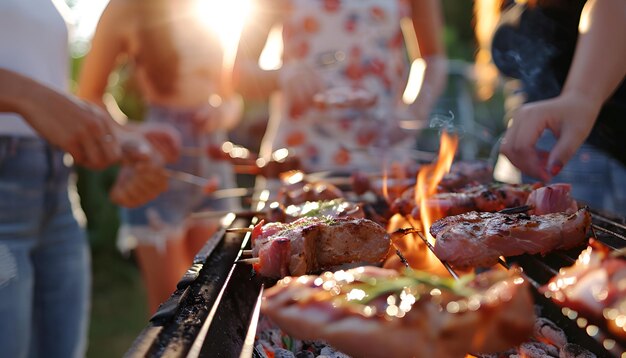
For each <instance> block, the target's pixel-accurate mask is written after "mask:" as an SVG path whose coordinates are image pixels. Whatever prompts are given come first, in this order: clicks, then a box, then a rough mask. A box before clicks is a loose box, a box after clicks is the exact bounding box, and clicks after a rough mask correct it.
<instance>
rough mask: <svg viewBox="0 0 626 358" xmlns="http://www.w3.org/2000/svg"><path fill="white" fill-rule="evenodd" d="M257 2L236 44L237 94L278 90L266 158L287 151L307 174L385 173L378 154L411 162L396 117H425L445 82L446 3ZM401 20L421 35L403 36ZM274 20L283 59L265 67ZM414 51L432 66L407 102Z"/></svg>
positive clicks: (408, 139)
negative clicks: (261, 62)
mask: <svg viewBox="0 0 626 358" xmlns="http://www.w3.org/2000/svg"><path fill="white" fill-rule="evenodd" d="M266 3H267V4H266ZM257 6H258V7H257V9H258V16H257V17H256V18H255V21H254V22H253V23H251V24H249V26H248V28H247V29H246V31H245V32H244V34H243V36H242V42H241V44H240V47H239V48H240V56H239V66H238V69H239V74H240V76H239V77H240V84H239V87H240V91H241V93H242V94H244V96H251V95H267V94H268V93H270V92H272V91H274V90H280V92H279V93H278V95H277V96H275V97H273V98H272V103H271V104H272V105H271V115H270V121H269V125H268V129H267V131H266V133H265V137H264V139H263V142H262V148H261V155H262V156H263V155H264V156H266V157H267V156H269V155H270V153H272V152H273V151H276V150H277V149H280V148H288V149H289V150H290V153H292V154H295V155H296V156H298V157H299V158H300V160H301V161H302V163H303V165H304V168H305V169H306V170H308V171H318V170H353V169H357V168H358V169H362V170H363V169H364V170H380V169H381V168H382V163H381V161H380V160H379V159H378V158H380V157H381V156H383V155H387V154H389V155H390V159H391V160H394V161H400V162H401V161H403V160H405V159H406V157H407V155H408V151H407V150H406V149H408V148H412V147H413V146H414V136H413V135H411V133H410V132H404V131H401V130H400V129H399V127H398V123H397V120H398V118H403V119H412V120H416V121H423V120H425V119H426V118H427V115H428V113H429V112H430V109H431V108H432V106H433V104H434V102H435V101H436V99H437V97H438V95H439V94H440V93H441V91H442V90H443V87H444V85H445V80H446V68H445V54H444V48H443V44H442V42H441V34H442V20H441V13H440V7H439V3H438V2H437V1H435V0H419V1H418V0H414V1H403V0H314V1H313V0H272V1H264V0H258V4H257ZM403 19H405V20H412V21H407V23H408V24H409V25H410V24H411V23H412V25H413V26H412V27H413V29H414V30H415V35H416V36H415V37H413V36H403V31H402V28H401V22H402V23H403V22H404V21H405V20H403ZM276 25H282V40H283V54H282V66H281V67H280V68H279V69H277V70H262V69H260V68H259V66H258V64H257V63H258V57H259V55H260V53H261V50H262V49H263V46H264V44H265V40H266V38H267V33H268V31H269V29H270V28H271V27H272V26H276ZM409 28H410V26H409ZM416 40H417V41H416ZM418 44H419V46H418ZM417 49H419V54H416V52H418V51H417ZM407 50H409V51H407ZM411 50H413V51H411ZM417 55H419V56H421V57H422V59H423V60H424V61H425V64H426V70H425V74H424V81H423V82H422V89H421V91H420V93H419V95H418V96H417V99H416V100H415V101H414V102H413V103H412V104H411V105H409V106H408V107H407V106H406V105H404V104H403V102H402V94H403V92H404V89H405V87H406V83H407V78H408V73H409V68H410V60H411V59H413V58H411V57H414V58H415V57H417ZM399 113H404V115H403V116H400V115H399ZM399 148H401V149H400V150H396V149H399ZM268 159H269V158H268Z"/></svg>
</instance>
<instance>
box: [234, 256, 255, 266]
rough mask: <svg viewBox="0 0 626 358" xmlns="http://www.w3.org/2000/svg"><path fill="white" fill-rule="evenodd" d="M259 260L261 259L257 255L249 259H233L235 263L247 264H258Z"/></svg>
mask: <svg viewBox="0 0 626 358" xmlns="http://www.w3.org/2000/svg"><path fill="white" fill-rule="evenodd" d="M259 262H261V259H260V258H258V257H253V258H250V259H239V260H237V261H235V263H236V264H248V265H254V264H258V263H259Z"/></svg>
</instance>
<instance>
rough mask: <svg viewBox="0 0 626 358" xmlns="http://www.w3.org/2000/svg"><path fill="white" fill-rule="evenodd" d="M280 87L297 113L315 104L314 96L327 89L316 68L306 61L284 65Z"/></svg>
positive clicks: (281, 71) (280, 77)
mask: <svg viewBox="0 0 626 358" xmlns="http://www.w3.org/2000/svg"><path fill="white" fill-rule="evenodd" d="M279 83H280V89H281V92H282V93H283V96H284V97H285V98H286V100H287V102H288V103H290V104H291V110H292V111H295V112H297V113H300V112H302V111H304V110H305V109H306V108H308V107H310V106H311V105H312V104H313V96H315V94H317V93H320V92H322V91H323V90H324V89H325V86H324V83H323V82H322V80H321V79H320V76H319V74H318V73H317V71H315V69H314V68H313V67H311V66H309V65H307V64H305V63H296V64H293V65H288V66H284V67H283V68H282V69H281V70H280V76H279Z"/></svg>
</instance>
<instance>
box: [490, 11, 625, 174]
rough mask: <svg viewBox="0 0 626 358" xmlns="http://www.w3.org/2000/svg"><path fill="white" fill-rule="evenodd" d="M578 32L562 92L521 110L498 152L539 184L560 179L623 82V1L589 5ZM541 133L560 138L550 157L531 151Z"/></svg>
mask: <svg viewBox="0 0 626 358" xmlns="http://www.w3.org/2000/svg"><path fill="white" fill-rule="evenodd" d="M579 32H580V35H579V38H578V43H577V47H576V51H575V53H574V58H573V62H572V66H571V68H570V70H569V73H568V77H567V80H566V81H565V86H564V88H563V91H562V93H561V94H560V95H559V96H558V97H556V98H553V99H549V100H545V101H539V102H535V103H530V104H527V105H524V106H522V107H521V108H520V109H519V110H518V111H517V112H516V113H515V115H514V117H513V123H512V125H511V127H510V128H509V129H508V130H507V133H506V135H505V137H504V140H503V143H502V147H501V151H502V153H504V154H505V155H506V156H507V157H508V158H509V159H510V160H511V162H513V164H515V165H516V166H517V167H518V168H519V169H520V170H522V171H523V172H524V173H527V174H529V175H531V176H534V177H536V178H540V179H542V180H549V179H550V177H551V176H554V175H556V174H558V172H559V171H560V170H561V168H562V167H563V166H564V165H565V163H567V162H568V161H569V160H570V158H571V157H572V156H573V155H574V153H575V152H576V151H577V150H578V148H579V147H580V146H581V145H582V143H583V142H584V141H585V139H586V138H587V137H588V136H589V134H590V133H591V129H592V128H593V125H594V124H595V121H596V120H597V118H598V113H599V112H600V109H601V107H602V105H603V103H604V102H605V101H606V100H607V99H608V98H609V97H610V95H611V94H612V93H613V92H614V91H615V89H616V88H617V86H618V85H619V84H620V83H621V82H622V81H623V80H624V76H625V75H626V62H624V60H623V59H624V58H625V57H626V43H625V42H624V40H623V38H622V37H623V34H624V33H626V1H624V0H591V1H588V2H587V3H586V5H585V8H584V10H583V14H582V16H581V21H580V26H579ZM544 129H550V130H551V131H552V132H553V133H554V134H555V136H556V137H557V138H558V140H557V143H556V145H555V146H554V148H552V150H551V151H550V153H540V152H538V151H537V150H536V149H535V148H534V146H535V143H536V142H537V139H538V138H539V136H540V135H541V133H542V132H543V131H544Z"/></svg>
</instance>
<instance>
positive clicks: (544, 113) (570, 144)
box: [500, 94, 600, 182]
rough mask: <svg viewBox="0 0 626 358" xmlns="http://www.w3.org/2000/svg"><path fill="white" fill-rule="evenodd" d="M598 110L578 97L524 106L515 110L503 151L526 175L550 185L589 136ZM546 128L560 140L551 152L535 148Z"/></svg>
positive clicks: (591, 102)
mask: <svg viewBox="0 0 626 358" xmlns="http://www.w3.org/2000/svg"><path fill="white" fill-rule="evenodd" d="M599 111H600V105H599V104H597V103H594V102H593V101H591V100H590V99H588V98H586V97H585V96H580V95H576V94H562V95H560V96H559V97H556V98H552V99H548V100H545V101H539V102H534V103H529V104H525V105H523V106H522V107H520V108H519V109H518V110H517V111H515V113H514V115H513V118H512V124H511V126H510V127H509V128H508V129H507V131H506V134H505V136H504V139H503V140H502V144H501V146H500V152H501V153H502V154H504V155H505V156H506V157H507V158H509V160H510V161H511V162H512V163H513V164H514V165H515V166H516V167H517V168H519V169H520V170H521V171H522V172H523V173H525V174H527V175H530V176H532V177H535V178H538V179H541V180H543V181H546V182H547V181H549V180H550V178H551V177H553V176H555V175H557V174H558V173H559V172H560V171H561V169H562V168H563V166H564V165H565V163H567V162H568V161H569V160H570V158H571V157H572V156H573V155H574V153H575V152H576V151H577V150H578V148H579V147H580V146H581V145H582V143H583V142H584V141H585V139H586V138H587V136H589V133H591V129H592V127H593V125H594V123H595V121H596V119H597V116H598V113H599ZM545 129H550V130H551V131H552V132H553V133H554V136H555V137H556V138H557V142H556V144H555V145H554V147H553V148H552V149H551V151H550V152H549V153H548V152H545V151H541V150H538V149H536V148H535V144H536V143H537V140H538V139H539V137H540V136H541V134H542V133H543V131H544V130H545Z"/></svg>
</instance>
